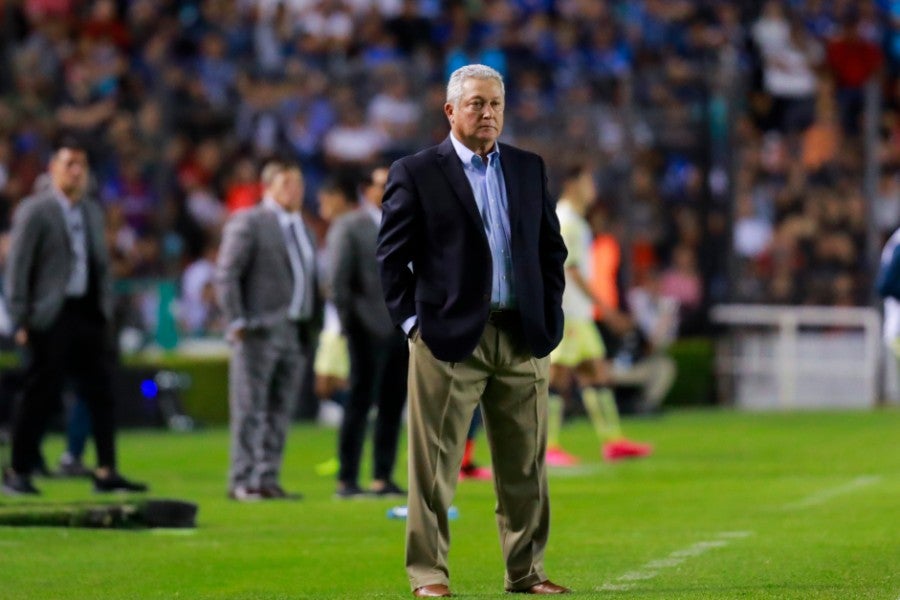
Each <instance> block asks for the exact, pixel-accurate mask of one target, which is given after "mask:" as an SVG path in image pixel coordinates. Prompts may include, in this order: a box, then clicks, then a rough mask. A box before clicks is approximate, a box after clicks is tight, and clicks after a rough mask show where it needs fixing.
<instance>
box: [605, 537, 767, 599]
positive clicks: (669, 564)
mask: <svg viewBox="0 0 900 600" xmlns="http://www.w3.org/2000/svg"><path fill="white" fill-rule="evenodd" d="M751 535H753V532H752V531H720V532H719V533H717V534H716V535H715V537H714V539H710V540H703V541H701V542H697V543H696V544H691V545H690V546H686V547H684V548H680V549H678V550H675V551H673V552H671V553H670V554H669V555H668V556H666V557H665V558H657V559H655V560H651V561H649V562H648V563H646V564H645V565H644V566H642V567H641V568H639V569H637V570H635V571H628V572H627V573H623V574H622V575H620V576H619V577H617V578H616V579H615V581H608V582H606V583H604V584H603V585H601V586H600V587H598V588H596V591H598V592H624V591H628V590H630V589H632V588H634V586H635V582H638V581H647V580H648V579H653V578H654V577H656V576H657V575H659V572H660V571H661V570H663V569H671V568H673V567H677V566H678V565H680V564H681V563H683V562H684V561H686V560H687V559H688V558H695V557H697V556H700V555H702V554H706V553H707V552H709V551H710V550H714V549H716V548H724V547H725V546H727V545H729V544H730V543H731V542H733V541H734V540H739V539H743V538H746V537H749V536H751Z"/></svg>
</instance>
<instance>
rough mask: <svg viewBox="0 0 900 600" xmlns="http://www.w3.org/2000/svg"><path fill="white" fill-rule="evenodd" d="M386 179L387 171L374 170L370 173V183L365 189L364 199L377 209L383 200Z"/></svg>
mask: <svg viewBox="0 0 900 600" xmlns="http://www.w3.org/2000/svg"><path fill="white" fill-rule="evenodd" d="M387 178H388V170H387V169H375V170H374V171H372V183H371V184H369V186H368V187H367V188H366V199H367V200H368V201H369V202H371V203H372V204H373V205H375V206H377V207H378V208H381V201H382V200H383V199H384V186H385V185H386V184H387Z"/></svg>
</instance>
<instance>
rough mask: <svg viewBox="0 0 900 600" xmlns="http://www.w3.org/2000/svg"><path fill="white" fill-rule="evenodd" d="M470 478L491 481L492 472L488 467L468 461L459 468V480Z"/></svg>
mask: <svg viewBox="0 0 900 600" xmlns="http://www.w3.org/2000/svg"><path fill="white" fill-rule="evenodd" d="M466 479H470V480H472V481H491V480H493V479H494V474H493V473H491V469H490V468H489V467H479V466H478V465H477V464H475V463H469V464H467V465H463V466H461V467H460V468H459V480H460V481H464V480H466Z"/></svg>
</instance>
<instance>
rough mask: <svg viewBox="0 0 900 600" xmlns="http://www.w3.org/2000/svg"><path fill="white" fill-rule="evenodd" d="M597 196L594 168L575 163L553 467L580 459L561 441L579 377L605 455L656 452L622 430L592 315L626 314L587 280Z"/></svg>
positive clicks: (563, 218)
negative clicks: (589, 213) (567, 404)
mask: <svg viewBox="0 0 900 600" xmlns="http://www.w3.org/2000/svg"><path fill="white" fill-rule="evenodd" d="M596 197H597V188H596V185H595V183H594V177H593V174H592V173H591V171H590V169H589V168H588V167H587V166H586V165H583V164H578V165H574V166H572V167H571V168H569V169H568V171H567V172H566V175H565V177H564V179H563V186H562V195H561V196H560V199H559V203H558V204H557V205H556V215H557V217H558V218H559V228H560V232H561V235H562V239H563V241H564V242H565V244H566V250H567V251H568V255H567V256H566V261H565V265H564V267H565V278H566V288H565V291H564V292H563V297H562V307H563V314H564V315H565V330H564V332H563V337H562V341H561V342H560V343H559V345H558V346H557V347H556V348H554V349H553V352H551V353H550V399H549V401H548V405H549V419H548V436H547V437H548V441H547V464H548V465H550V466H570V465H572V464H574V463H576V462H577V459H576V458H575V457H574V456H572V455H570V454H569V453H568V452H566V451H565V450H563V449H562V446H561V445H560V443H559V437H560V436H559V433H560V429H561V424H562V420H563V408H564V405H565V403H564V400H563V398H565V397H568V398H570V399H571V398H572V397H573V396H574V389H573V387H572V385H571V381H572V379H573V378H574V379H575V380H576V382H577V383H578V385H579V387H580V388H581V401H582V404H584V408H585V410H586V411H587V414H588V417H589V418H590V420H591V424H592V425H593V426H594V430H595V431H596V433H597V437H598V439H599V441H600V443H601V450H600V451H601V454H602V456H603V458H604V459H605V460H620V459H623V458H633V457H642V456H647V455H649V454H650V453H651V452H652V449H651V447H650V446H648V445H647V444H639V443H636V442H632V441H630V440H628V439H627V438H626V437H625V435H624V434H623V432H622V426H621V424H620V421H619V410H618V408H617V406H616V400H615V396H613V392H612V389H611V388H610V384H611V377H610V369H609V364H608V362H607V361H606V360H605V359H606V346H605V345H604V344H603V340H602V338H601V337H600V333H599V331H598V330H597V327H595V326H594V322H593V321H592V320H591V318H592V316H593V313H594V307H595V306H599V307H600V309H601V310H602V311H603V319H604V321H605V322H607V323H609V324H610V325H611V326H614V325H615V324H617V323H620V322H622V321H623V320H624V319H626V317H625V316H624V315H623V314H622V313H620V312H619V311H618V310H617V309H615V308H613V307H612V306H610V305H609V304H607V303H606V302H605V301H604V299H603V297H602V296H601V295H599V294H595V293H593V292H592V290H591V289H590V287H589V286H588V283H587V277H588V274H589V273H590V272H591V266H590V264H589V258H590V256H591V254H590V251H591V228H590V225H589V224H588V222H587V220H586V219H585V213H587V211H588V209H589V208H590V206H591V205H592V204H593V203H594V202H595V201H596Z"/></svg>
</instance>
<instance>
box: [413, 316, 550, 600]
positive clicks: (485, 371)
mask: <svg viewBox="0 0 900 600" xmlns="http://www.w3.org/2000/svg"><path fill="white" fill-rule="evenodd" d="M409 366H410V368H409V382H408V384H409V499H408V514H407V523H406V570H407V573H408V575H409V581H410V584H411V586H412V589H416V588H418V587H421V586H423V585H432V584H444V585H449V579H450V576H449V571H448V568H447V551H448V549H449V546H450V527H449V523H448V520H447V509H448V508H449V507H450V504H451V502H452V501H453V496H454V493H455V491H456V483H457V480H458V477H459V467H460V464H461V463H462V456H463V451H464V449H465V440H466V433H467V431H468V429H469V424H470V422H471V419H472V414H473V412H474V411H475V409H476V408H477V407H478V403H479V401H480V402H481V406H482V411H483V414H484V425H485V432H486V434H487V439H488V443H489V445H490V449H491V457H492V467H493V472H494V489H495V492H496V495H497V505H496V510H495V512H496V515H497V528H498V529H499V533H500V544H501V547H502V551H503V557H504V559H505V562H506V577H505V587H506V589H507V590H514V589H516V590H517V589H525V588H528V587H531V586H532V585H535V584H537V583H540V582H542V581H544V580H546V579H547V577H546V574H545V573H544V568H543V558H544V548H545V546H546V544H547V536H548V533H549V529H550V501H549V494H548V491H547V471H546V466H545V464H544V452H545V448H546V445H547V418H546V417H547V394H548V391H547V385H548V378H547V374H548V370H549V358H546V357H545V358H541V359H538V358H534V357H533V356H531V354H530V352H529V351H528V350H527V349H526V347H525V344H524V343H523V342H522V341H521V333H520V332H518V331H517V326H515V325H513V326H509V325H506V326H504V325H500V324H497V323H494V322H490V321H489V322H488V324H487V326H486V328H485V331H484V334H483V335H482V337H481V341H480V342H479V344H478V347H477V348H476V349H475V351H474V352H473V353H472V354H471V356H469V357H468V358H467V359H466V360H464V361H463V362H456V363H451V362H444V361H440V360H437V359H436V358H435V357H434V356H433V355H432V353H431V351H430V350H429V349H428V347H427V346H426V345H425V343H424V342H423V341H422V340H421V338H420V337H419V334H418V333H415V334H414V335H413V339H412V340H411V341H410V362H409Z"/></svg>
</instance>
